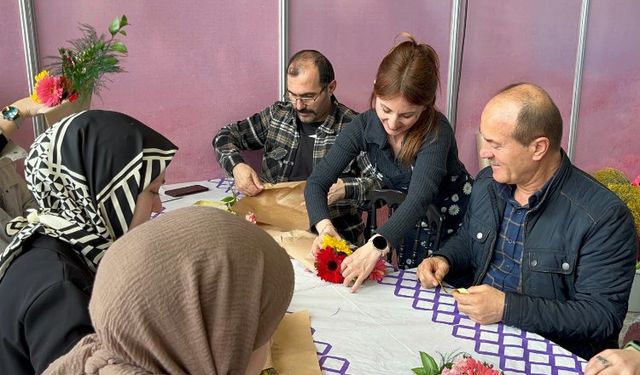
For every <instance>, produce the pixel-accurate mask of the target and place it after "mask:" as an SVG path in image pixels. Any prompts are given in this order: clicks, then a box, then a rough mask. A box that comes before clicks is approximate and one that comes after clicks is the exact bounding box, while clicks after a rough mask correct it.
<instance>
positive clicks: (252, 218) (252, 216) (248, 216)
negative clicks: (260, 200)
mask: <svg viewBox="0 0 640 375" xmlns="http://www.w3.org/2000/svg"><path fill="white" fill-rule="evenodd" d="M244 218H245V219H246V220H247V221H248V222H250V223H251V224H255V223H256V222H257V221H258V220H257V219H256V214H254V213H253V212H251V211H249V213H247V214H246V215H245V216H244Z"/></svg>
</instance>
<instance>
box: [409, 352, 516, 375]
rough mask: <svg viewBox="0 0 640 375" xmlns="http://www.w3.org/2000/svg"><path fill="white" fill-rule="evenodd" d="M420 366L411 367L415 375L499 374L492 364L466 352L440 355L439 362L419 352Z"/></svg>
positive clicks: (500, 372)
mask: <svg viewBox="0 0 640 375" xmlns="http://www.w3.org/2000/svg"><path fill="white" fill-rule="evenodd" d="M420 360H421V361H422V367H416V368H413V369H411V371H413V372H414V373H415V374H417V375H500V374H503V372H502V371H500V370H495V369H494V368H493V365H492V364H489V363H486V362H482V361H478V360H477V359H475V358H473V357H472V356H470V355H469V354H466V353H454V354H450V355H448V356H447V357H445V356H442V355H440V364H438V363H437V362H436V361H435V359H433V357H432V356H430V355H429V354H427V353H425V352H420Z"/></svg>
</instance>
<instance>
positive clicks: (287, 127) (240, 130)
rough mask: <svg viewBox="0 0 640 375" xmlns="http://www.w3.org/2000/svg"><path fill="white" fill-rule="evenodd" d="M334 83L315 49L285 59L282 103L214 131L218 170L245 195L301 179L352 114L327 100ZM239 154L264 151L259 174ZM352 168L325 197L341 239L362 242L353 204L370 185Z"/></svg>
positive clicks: (354, 165) (328, 64) (330, 98)
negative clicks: (284, 86)
mask: <svg viewBox="0 0 640 375" xmlns="http://www.w3.org/2000/svg"><path fill="white" fill-rule="evenodd" d="M335 89H336V80H335V76H334V72H333V67H332V66H331V62H329V60H328V59H327V58H326V57H325V56H324V55H322V54H321V53H320V52H318V51H315V50H302V51H300V52H298V53H296V54H295V55H293V57H291V59H290V60H289V65H288V66H287V93H286V94H285V95H284V97H283V98H282V101H278V102H275V103H274V104H273V105H271V106H269V107H267V108H266V109H264V110H262V111H261V112H258V113H256V114H254V115H252V116H250V117H248V118H246V119H244V120H241V121H238V122H234V123H231V124H229V125H227V126H225V127H223V128H222V129H220V131H218V133H217V134H216V136H215V138H214V139H213V148H214V150H215V153H216V158H217V159H218V162H219V163H220V166H222V168H224V170H225V171H226V172H227V174H228V175H232V176H233V178H234V179H235V185H236V187H237V188H238V190H240V192H242V193H243V194H245V195H248V196H254V195H256V194H259V193H260V192H261V191H262V189H263V185H262V183H263V182H269V183H278V182H286V181H302V180H306V179H307V177H309V175H311V171H312V170H313V166H314V165H316V164H317V163H318V162H319V161H320V160H321V159H322V158H324V156H325V155H326V154H327V152H328V151H329V148H331V146H332V145H333V143H334V142H335V139H336V136H337V135H338V133H339V132H340V131H341V130H342V128H343V127H344V126H345V125H346V124H347V123H349V122H350V121H351V119H352V118H353V117H355V115H356V112H355V111H353V110H352V109H350V108H348V107H346V106H345V105H343V104H341V103H339V102H338V100H337V99H336V97H335V96H334V95H333V92H334V90H335ZM243 150H264V155H263V158H262V168H261V169H262V170H261V171H260V175H258V173H256V171H255V170H254V169H253V168H251V167H250V166H249V165H248V164H246V163H245V162H244V159H243V158H242V156H241V154H240V153H241V151H243ZM359 174H360V173H359V170H358V168H357V163H356V162H354V163H352V165H351V166H349V167H348V168H347V170H345V171H344V173H343V175H342V176H341V178H340V179H339V180H338V182H337V183H336V184H334V185H333V186H332V187H331V190H330V191H329V195H328V197H327V199H328V201H329V204H330V205H331V207H330V209H331V216H332V219H333V222H334V224H336V229H338V232H339V233H340V235H341V236H343V238H344V239H346V240H347V241H349V242H351V243H353V244H362V243H364V237H363V236H362V233H363V229H364V225H363V223H362V220H361V217H360V215H359V214H358V212H357V208H356V206H357V202H362V201H364V200H365V199H366V191H367V190H368V189H367V186H368V185H369V184H371V182H370V181H369V180H368V179H367V178H360V177H356V176H359Z"/></svg>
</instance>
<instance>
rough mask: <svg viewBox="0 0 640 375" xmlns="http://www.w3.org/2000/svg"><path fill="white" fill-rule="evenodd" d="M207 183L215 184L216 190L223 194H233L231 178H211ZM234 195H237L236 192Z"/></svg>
mask: <svg viewBox="0 0 640 375" xmlns="http://www.w3.org/2000/svg"><path fill="white" fill-rule="evenodd" d="M208 181H209V182H211V183H212V184H215V188H216V189H219V190H223V191H224V192H225V193H229V194H233V191H234V189H233V187H234V184H233V178H226V177H222V178H212V179H210V180H208ZM236 195H238V192H236Z"/></svg>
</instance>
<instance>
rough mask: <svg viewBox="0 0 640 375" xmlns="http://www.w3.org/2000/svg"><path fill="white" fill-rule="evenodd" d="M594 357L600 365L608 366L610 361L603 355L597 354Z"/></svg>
mask: <svg viewBox="0 0 640 375" xmlns="http://www.w3.org/2000/svg"><path fill="white" fill-rule="evenodd" d="M596 359H597V360H598V362H600V364H601V365H602V367H604V368H607V367H609V366H611V362H609V360H608V359H606V358H605V357H603V356H601V355H599V354H598V355H597V356H596Z"/></svg>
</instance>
